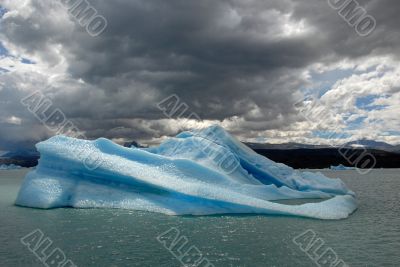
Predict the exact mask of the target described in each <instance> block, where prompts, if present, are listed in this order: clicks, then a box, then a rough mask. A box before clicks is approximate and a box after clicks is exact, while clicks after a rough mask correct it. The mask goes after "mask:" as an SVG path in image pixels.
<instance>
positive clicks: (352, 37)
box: [0, 0, 400, 149]
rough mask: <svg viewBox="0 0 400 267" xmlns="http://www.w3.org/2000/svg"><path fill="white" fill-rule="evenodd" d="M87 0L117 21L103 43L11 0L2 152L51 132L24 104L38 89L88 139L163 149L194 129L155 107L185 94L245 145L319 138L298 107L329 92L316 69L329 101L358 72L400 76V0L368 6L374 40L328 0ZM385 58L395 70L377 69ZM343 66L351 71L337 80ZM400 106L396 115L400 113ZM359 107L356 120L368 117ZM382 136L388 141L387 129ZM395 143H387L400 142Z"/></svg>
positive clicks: (4, 31) (4, 21)
mask: <svg viewBox="0 0 400 267" xmlns="http://www.w3.org/2000/svg"><path fill="white" fill-rule="evenodd" d="M89 2H90V4H91V5H92V6H93V7H94V8H95V9H96V10H97V12H98V14H101V15H102V16H104V18H105V19H106V20H107V27H106V29H105V31H104V32H102V33H101V34H100V35H99V36H96V37H92V36H91V35H89V34H88V33H87V32H86V30H85V27H82V26H81V25H79V23H78V22H77V21H76V19H75V18H74V17H73V16H72V15H71V14H70V13H69V12H68V10H67V9H66V8H65V7H64V6H63V5H62V4H61V3H60V2H57V1H39V0H30V1H1V6H2V7H3V8H5V14H4V15H3V17H2V18H1V19H0V27H1V34H0V37H1V43H2V45H3V46H4V47H5V49H6V50H7V53H3V55H2V56H1V57H2V59H1V61H0V64H1V65H0V79H1V83H0V86H1V87H0V88H1V89H0V102H1V107H0V112H1V113H0V117H1V118H0V129H1V130H0V139H1V140H2V142H1V143H0V146H3V147H5V146H6V144H14V143H18V142H29V141H31V142H36V141H38V140H42V139H44V138H47V137H48V136H51V135H52V134H53V133H51V132H49V131H47V130H46V129H43V127H41V126H40V122H38V121H37V120H36V119H35V118H34V117H33V116H32V114H30V113H29V112H28V111H27V110H26V109H24V107H23V106H22V105H21V104H20V99H21V98H23V97H24V96H26V95H27V94H29V93H31V92H33V91H35V90H41V91H43V92H44V93H45V94H46V95H48V97H49V98H51V99H52V101H53V105H54V106H55V107H57V108H60V109H61V110H62V111H63V112H64V113H65V115H66V116H67V117H68V119H70V120H73V121H74V123H76V124H77V125H78V126H79V128H80V129H81V130H82V131H85V133H86V136H88V137H89V138H97V137H100V136H104V137H107V138H111V139H115V140H117V141H118V140H129V139H136V140H143V141H144V142H153V141H155V140H157V139H158V138H162V137H163V136H165V135H173V134H176V133H177V132H178V131H180V130H181V129H182V128H185V127H188V126H187V125H184V124H182V123H180V122H181V120H180V119H179V118H166V117H165V115H164V114H163V112H162V111H160V110H159V109H158V108H157V103H159V102H160V101H162V100H163V99H165V98H166V97H168V96H170V95H172V94H175V95H177V96H179V98H180V101H181V102H183V103H186V104H187V105H188V107H189V108H190V111H191V112H194V113H196V114H198V116H199V117H200V118H201V119H202V122H199V124H201V125H203V124H211V123H220V124H222V125H224V126H225V127H226V128H227V129H228V130H230V131H231V132H233V133H234V134H236V135H238V136H239V137H240V138H242V139H246V140H250V139H254V138H260V137H266V138H268V137H269V138H271V139H272V140H273V139H274V138H277V139H280V140H281V141H291V140H294V141H305V142H310V141H312V140H313V135H312V132H311V131H310V129H311V130H312V129H314V128H318V125H314V126H313V125H311V126H310V125H309V122H308V123H306V122H304V118H302V116H301V114H299V112H298V110H296V108H295V103H296V102H298V101H299V100H301V99H302V97H303V95H304V94H305V93H306V92H310V91H313V90H314V91H315V92H317V91H320V90H321V88H322V87H325V85H326V84H325V85H324V84H321V82H320V81H316V79H315V76H316V74H321V73H325V72H331V73H332V72H333V74H332V75H333V78H329V79H333V80H334V81H332V82H328V83H327V84H328V85H327V88H324V89H323V92H322V93H321V94H322V95H323V97H322V99H323V100H324V101H325V103H327V105H329V103H330V102H334V99H341V98H340V97H339V96H340V95H341V94H344V95H346V94H352V93H354V91H353V92H347V93H346V90H348V89H340V88H339V87H338V84H337V83H340V82H352V83H354V81H348V80H346V79H349V77H351V76H354V77H355V76H357V75H358V76H360V77H363V76H362V75H363V74H365V73H369V72H371V71H372V70H373V71H377V72H379V73H380V74H379V75H378V74H377V75H378V76H377V77H378V78H379V77H383V76H385V75H386V76H385V77H386V80H388V79H392V78H393V79H395V77H398V76H397V75H398V70H397V69H396V70H394V69H393V68H394V66H395V65H396V63H397V61H398V57H399V54H400V49H399V45H400V32H399V31H398V28H399V26H400V21H399V20H400V18H399V16H398V14H397V13H398V12H399V11H400V4H399V3H398V1H397V2H396V1H394V0H384V1H358V3H359V4H360V6H362V7H364V8H365V9H366V11H367V12H368V14H370V15H371V16H374V18H376V22H377V27H376V29H375V30H374V31H373V32H372V33H371V34H370V35H368V36H366V37H362V36H359V35H358V34H357V33H356V31H355V30H354V28H352V27H350V26H349V25H348V24H347V22H346V21H344V20H343V18H342V17H341V16H340V15H339V14H338V11H337V10H334V9H332V8H331V7H330V6H329V4H328V2H327V1H320V0H310V1H293V0H279V1H278V0H276V1H274V0H267V1H266V0H250V1H241V0H220V1H211V0H204V1H187V0H169V1H162V0H149V1H137V0H133V1H128V0H124V1H123V0H117V1H105V0H104V1H89ZM366 58H367V59H370V62H371V63H370V64H369V65H368V64H367V65H366V63H365V62H366ZM383 58H384V59H386V61H385V62H386V63H387V64H386V63H385V64H386V65H383V66H380V69H379V70H377V69H376V68H377V67H378V65H379V64H382V60H381V59H383ZM24 59H29V64H27V61H26V60H24ZM374 59H375V61H374ZM373 61H374V62H373ZM377 62H378V63H377ZM31 63H33V64H31ZM363 66H364V69H363ZM371 68H372V69H371ZM381 69H384V71H382V70H381ZM1 70H3V71H1ZM343 70H348V71H349V73H348V74H347V75H346V76H341V75H339V74H340V71H343ZM338 73H339V74H338ZM389 75H390V76H389ZM378 78H377V79H378ZM335 79H336V80H335ZM353 80H354V79H353ZM324 82H326V81H324ZM375 82H376V83H377V84H379V82H381V81H378V80H377V81H375ZM390 84H391V85H390V86H389V87H390V88H387V89H386V91H381V92H366V93H360V95H356V96H355V97H354V99H353V100H352V102H351V103H349V108H348V109H345V110H341V111H340V112H341V113H340V114H346V113H348V112H349V111H350V106H351V105H353V106H354V105H355V101H356V100H357V98H359V97H364V96H365V95H367V93H368V94H369V93H371V94H373V95H377V94H378V93H380V96H383V95H384V96H385V98H386V99H388V98H389V100H390V99H394V98H395V97H396V94H397V92H398V89H397V88H398V86H399V84H396V80H391V83H390ZM346 88H348V87H346ZM343 90H344V91H345V92H344V93H343ZM329 91H331V93H330V94H331V95H332V94H333V93H334V92H338V93H337V94H335V95H334V96H329ZM356 92H358V91H356ZM360 92H361V91H360ZM327 93H328V94H327ZM326 94H327V95H326ZM378 95H379V94H378ZM378 98H379V97H377V99H376V100H377V101H382V99H381V100H379V99H378ZM394 103H395V102H393V101H392V102H391V104H390V103H389V104H387V105H386V106H387V107H389V108H388V110H390V108H391V109H394V110H397V109H396V105H395V104H394ZM344 106H345V105H344ZM360 110H361V109H356V110H352V114H353V115H354V114H356V115H355V116H359V117H360V116H361V111H360ZM388 110H387V112H389V111H388ZM373 112H375V115H374V116H378V117H379V116H383V115H379V114H378V115H376V112H378V111H373V110H372V111H371V110H370V112H369V113H368V114H364V115H365V116H367V117H368V115H371V114H373ZM390 114H391V113H390ZM343 116H344V115H343ZM385 116H386V117H390V115H385ZM13 117H14V118H18V119H17V120H14V121H13V120H12V118H13ZM384 120H385V119H384ZM366 121H368V119H367V120H366ZM370 122H372V120H371V121H370ZM386 122H387V119H386ZM338 123H345V124H346V122H343V121H342V122H340V120H339V122H338ZM347 123H348V121H347ZM364 123H367V122H364ZM344 126H346V125H344ZM347 126H348V125H347ZM367 126H371V125H370V124H368V125H366V124H364V125H363V126H362V127H363V128H364V129H367V128H368V127H367ZM371 127H372V126H371ZM397 127H398V125H394V126H393V125H392V128H393V129H391V130H392V132H396V130H397V129H398V128H397ZM39 129H40V130H39ZM351 130H352V129H349V133H351V134H352V132H351ZM18 132H23V134H20V135H19V136H18ZM365 133H367V132H365ZM374 134H375V136H370V137H374V138H377V137H380V138H381V139H384V136H387V135H385V134H384V130H382V131H380V132H375V133H374ZM354 137H357V138H363V137H368V136H358V135H357V136H356V135H355V136H354ZM395 137H396V136H394V137H393V136H392V137H391V138H389V139H387V140H386V141H393V142H398V141H400V140H399V139H396V138H395ZM5 149H7V148H5Z"/></svg>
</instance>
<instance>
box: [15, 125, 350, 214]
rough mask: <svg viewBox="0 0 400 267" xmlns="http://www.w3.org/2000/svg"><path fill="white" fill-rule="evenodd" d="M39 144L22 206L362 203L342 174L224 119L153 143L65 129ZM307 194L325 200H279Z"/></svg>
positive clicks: (323, 206) (332, 206) (333, 208)
mask: <svg viewBox="0 0 400 267" xmlns="http://www.w3.org/2000/svg"><path fill="white" fill-rule="evenodd" d="M36 146H37V149H38V151H39V152H40V154H41V158H40V160H39V165H38V166H37V168H36V170H33V171H31V172H30V173H28V174H27V176H26V177H25V179H24V181H23V184H22V186H21V189H20V192H19V194H18V197H17V200H16V204H17V205H20V206H27V207H35V208H44V209H49V208H57V207H76V208H99V207H104V208H124V209H135V210H144V211H152V212H160V213H165V214H170V215H184V214H192V215H208V214H223V213H258V214H277V215H294V216H302V217H310V218H319V219H342V218H346V217H348V216H349V215H350V214H351V213H352V212H353V211H354V210H355V209H356V208H357V202H356V199H355V196H354V193H353V192H352V191H350V190H349V189H348V188H347V187H346V186H345V185H344V183H343V182H342V181H341V180H339V179H331V178H327V177H325V176H324V175H322V174H320V173H311V172H300V171H297V170H294V169H292V168H290V167H288V166H286V165H284V164H281V163H275V162H273V161H271V160H269V159H267V158H265V157H263V156H261V155H258V154H257V153H255V152H254V151H252V150H251V149H249V148H248V147H246V146H245V145H243V144H242V143H240V142H239V141H238V140H236V139H235V138H234V137H232V136H231V135H230V134H229V133H227V132H226V131H224V129H223V128H221V127H219V126H211V127H209V128H206V129H202V130H193V131H187V132H182V133H181V134H179V135H178V136H176V137H175V138H170V139H168V140H166V141H165V142H163V143H162V144H161V145H160V146H158V147H152V148H124V147H121V146H119V145H117V144H115V143H113V142H112V141H110V140H107V139H104V138H101V139H98V140H95V141H87V140H80V139H74V138H69V137H65V136H56V137H53V138H50V139H49V140H47V141H45V142H41V143H38V144H37V145H36ZM300 198H304V199H309V198H321V199H326V200H324V201H321V202H319V203H306V204H301V205H285V204H279V203H276V202H273V201H274V200H283V199H300Z"/></svg>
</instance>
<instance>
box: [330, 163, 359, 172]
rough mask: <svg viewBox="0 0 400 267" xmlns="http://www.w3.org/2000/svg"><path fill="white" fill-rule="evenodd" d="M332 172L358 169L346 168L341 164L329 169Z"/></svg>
mask: <svg viewBox="0 0 400 267" xmlns="http://www.w3.org/2000/svg"><path fill="white" fill-rule="evenodd" d="M329 169H330V170H335V171H346V170H355V169H356V168H354V167H346V166H344V165H342V164H339V165H338V166H331V167H330V168H329Z"/></svg>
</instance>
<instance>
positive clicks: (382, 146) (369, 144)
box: [244, 139, 400, 153]
mask: <svg viewBox="0 0 400 267" xmlns="http://www.w3.org/2000/svg"><path fill="white" fill-rule="evenodd" d="M244 144H246V145H247V146H249V147H250V148H252V149H256V150H257V149H277V150H291V149H325V148H326V149H329V148H335V147H333V146H329V145H309V144H300V143H292V142H290V143H283V144H269V143H244ZM338 147H339V146H338ZM341 147H346V148H362V147H364V148H366V149H375V150H383V151H388V152H396V153H400V145H397V146H394V145H391V144H388V143H385V142H378V141H373V140H367V139H363V140H358V141H352V142H348V143H346V144H344V145H342V146H341Z"/></svg>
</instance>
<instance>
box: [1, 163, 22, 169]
mask: <svg viewBox="0 0 400 267" xmlns="http://www.w3.org/2000/svg"><path fill="white" fill-rule="evenodd" d="M21 168H22V167H21V166H18V165H15V164H9V165H7V164H1V165H0V170H18V169H21Z"/></svg>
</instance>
